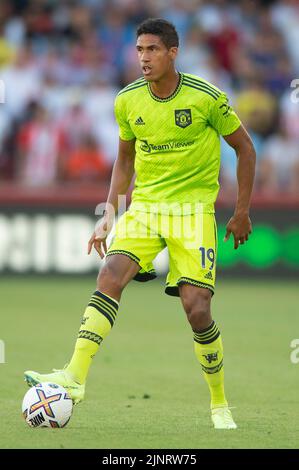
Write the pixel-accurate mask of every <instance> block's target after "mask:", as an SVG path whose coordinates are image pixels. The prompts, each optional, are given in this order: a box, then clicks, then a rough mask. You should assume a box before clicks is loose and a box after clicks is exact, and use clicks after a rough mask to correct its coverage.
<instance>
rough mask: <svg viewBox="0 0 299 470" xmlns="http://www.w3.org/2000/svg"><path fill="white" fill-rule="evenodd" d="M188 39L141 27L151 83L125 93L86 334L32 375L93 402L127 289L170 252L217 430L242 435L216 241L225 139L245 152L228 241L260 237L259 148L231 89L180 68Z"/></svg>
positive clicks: (164, 26) (156, 24) (31, 380)
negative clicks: (216, 316)
mask: <svg viewBox="0 0 299 470" xmlns="http://www.w3.org/2000/svg"><path fill="white" fill-rule="evenodd" d="M178 46H179V39H178V35H177V32H176V30H175V28H174V26H173V25H172V24H171V23H169V22H168V21H165V20H163V19H148V20H146V21H144V22H143V23H142V24H141V25H140V26H139V27H138V29H137V44H136V48H137V54H138V58H139V62H140V66H141V69H142V72H143V77H142V78H140V79H138V80H136V81H135V82H133V83H131V84H129V85H128V86H126V87H125V88H124V89H122V90H121V91H120V92H119V94H118V95H117V97H116V101H115V115H116V119H117V121H118V124H119V152H118V157H117V159H116V161H115V164H114V169H113V174H112V179H111V186H110V191H109V195H108V199H107V203H106V210H105V212H104V216H103V218H102V219H101V221H100V223H99V225H98V226H97V228H96V230H95V233H94V234H93V235H92V237H91V239H90V241H89V243H88V252H89V253H90V252H91V249H92V248H93V247H94V248H95V249H96V250H97V252H98V253H99V255H100V256H101V258H103V257H104V256H105V254H106V262H105V265H104V266H103V268H102V270H101V272H100V273H99V276H98V279H97V290H96V291H95V292H94V293H93V295H92V296H91V299H90V301H89V303H88V306H87V308H86V310H85V313H84V316H83V320H82V325H81V327H80V330H79V335H78V339H77V341H76V345H75V350H74V353H73V356H72V358H71V360H70V362H69V364H68V365H67V367H66V368H65V369H63V370H58V371H56V372H54V373H52V374H39V373H38V372H34V371H27V372H25V380H26V381H27V383H28V384H29V385H30V386H31V385H34V384H36V383H37V382H44V381H47V382H54V383H55V382H56V383H58V384H60V385H62V386H64V387H65V388H66V389H67V390H68V391H69V393H70V395H71V397H72V399H73V401H74V403H78V402H79V401H81V400H82V399H83V397H84V391H85V383H86V378H87V374H88V370H89V367H90V364H91V362H92V358H93V357H94V355H95V353H96V352H97V350H98V348H99V346H100V344H101V343H102V341H103V339H104V338H105V337H106V336H107V335H108V333H109V332H110V330H111V328H112V327H113V325H114V322H115V320H116V317H117V311H118V307H119V301H120V298H121V295H122V291H123V289H124V288H125V286H126V285H127V284H128V283H129V282H130V281H131V280H132V279H133V278H134V279H136V280H139V281H144V280H149V279H152V278H154V277H155V272H154V269H153V265H152V261H153V259H154V258H155V257H156V255H157V254H158V253H159V252H160V251H161V250H162V249H163V248H165V247H167V248H168V252H169V273H168V276H167V282H166V293H167V294H170V295H174V296H179V297H180V299H181V302H182V305H183V308H184V310H185V312H186V315H187V319H188V321H189V323H190V325H191V328H192V330H193V341H194V350H195V355H196V357H197V359H198V361H199V363H200V365H201V367H202V370H203V374H204V377H205V379H206V382H207V384H208V387H209V391H210V395H211V417H212V422H213V424H214V427H215V428H216V429H235V428H236V427H237V426H236V424H235V422H234V420H233V417H232V414H231V411H230V409H229V407H228V402H227V399H226V396H225V392H224V372H223V346H222V340H221V334H220V331H219V329H218V327H217V325H216V323H215V321H214V320H213V319H212V315H211V298H212V295H213V293H214V283H215V269H216V250H217V235H216V224H215V217H214V202H215V200H216V197H217V193H218V189H219V184H218V174H219V167H220V135H222V136H223V137H224V139H225V140H226V141H227V142H228V144H229V145H231V146H232V147H233V148H234V150H235V152H236V156H237V161H238V166H237V180H238V195H237V201H236V207H235V211H234V214H233V216H232V218H231V219H230V220H229V222H228V224H227V226H226V235H225V240H228V239H229V238H230V235H231V234H232V235H233V238H234V248H235V249H237V248H238V247H239V244H241V245H243V244H244V243H245V242H246V241H247V240H248V237H249V234H250V233H251V221H250V218H249V206H250V196H251V192H252V186H253V179H254V167H255V151H254V148H253V145H252V142H251V139H250V137H249V136H248V134H247V132H246V130H245V129H244V127H243V125H242V124H241V122H240V120H239V118H238V117H237V115H236V114H235V112H234V111H233V109H232V107H231V106H230V105H229V103H228V99H227V97H226V95H225V93H223V92H222V91H220V90H219V89H218V88H216V87H215V86H214V85H212V84H211V83H209V82H207V81H205V80H203V79H201V78H199V77H197V76H194V75H190V74H186V73H182V72H178V71H177V70H176V68H175V59H176V56H177V54H178ZM134 173H135V174H136V180H135V187H134V190H133V194H132V203H131V205H130V207H129V209H128V210H127V211H126V212H125V213H124V214H123V215H122V216H121V217H120V219H119V221H118V223H117V226H116V236H115V237H114V239H113V241H112V243H111V245H110V247H109V249H108V250H107V245H106V238H107V235H108V233H109V232H110V231H111V226H112V215H111V213H112V212H113V211H111V208H112V209H114V210H115V212H117V205H118V196H119V195H123V194H126V193H127V191H128V188H129V186H130V183H131V181H132V178H133V175H134Z"/></svg>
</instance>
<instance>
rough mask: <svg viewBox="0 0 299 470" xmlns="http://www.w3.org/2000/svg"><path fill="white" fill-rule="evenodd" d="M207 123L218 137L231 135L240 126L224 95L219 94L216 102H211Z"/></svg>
mask: <svg viewBox="0 0 299 470" xmlns="http://www.w3.org/2000/svg"><path fill="white" fill-rule="evenodd" d="M208 121H209V123H210V125H211V126H212V127H213V128H214V129H215V130H216V131H217V132H218V133H219V134H220V135H229V134H232V133H233V132H235V131H236V130H237V129H238V127H240V125H241V121H240V119H239V118H238V116H237V114H236V113H235V111H234V110H233V108H232V107H231V106H230V104H229V102H228V98H227V96H226V94H225V93H221V94H220V96H219V97H218V98H217V100H216V101H215V100H214V101H213V103H212V105H211V107H210V111H209V117H208Z"/></svg>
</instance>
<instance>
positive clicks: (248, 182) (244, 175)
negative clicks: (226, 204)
mask: <svg viewBox="0 0 299 470" xmlns="http://www.w3.org/2000/svg"><path fill="white" fill-rule="evenodd" d="M223 138H224V139H225V140H226V142H227V143H228V144H229V145H230V146H231V147H232V148H233V149H234V150H235V152H236V155H237V159H238V163H237V180H238V195H237V202H236V207H235V211H234V215H233V216H232V217H231V219H230V220H229V221H228V224H227V225H226V234H225V238H224V241H227V240H228V239H229V237H230V235H231V234H233V237H234V248H235V250H236V249H237V248H238V247H239V245H240V244H241V245H243V244H244V243H245V242H246V241H247V240H248V237H249V235H250V233H251V232H252V225H251V220H250V217H249V209H250V198H251V193H252V188H253V181H254V174H255V161H256V154H255V150H254V146H253V143H252V140H251V138H250V136H249V134H248V132H247V131H246V129H245V128H244V126H243V125H242V124H241V125H240V126H239V127H238V129H237V130H236V131H234V132H233V133H232V134H230V135H224V136H223Z"/></svg>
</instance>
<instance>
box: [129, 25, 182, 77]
mask: <svg viewBox="0 0 299 470" xmlns="http://www.w3.org/2000/svg"><path fill="white" fill-rule="evenodd" d="M136 49H137V54H138V59H139V63H140V66H141V69H142V72H143V76H144V78H145V79H146V80H148V81H149V82H153V81H158V80H160V79H161V78H162V77H163V76H165V75H166V74H167V73H168V72H169V71H170V70H172V69H173V65H174V60H175V58H176V55H177V51H178V48H177V47H171V48H170V49H167V47H166V46H165V44H164V43H163V42H162V40H161V39H160V37H159V36H156V35H155V34H141V35H140V36H139V37H138V39H137V44H136Z"/></svg>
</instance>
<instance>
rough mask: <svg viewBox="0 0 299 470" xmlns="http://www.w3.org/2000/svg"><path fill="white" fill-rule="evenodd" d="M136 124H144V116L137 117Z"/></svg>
mask: <svg viewBox="0 0 299 470" xmlns="http://www.w3.org/2000/svg"><path fill="white" fill-rule="evenodd" d="M135 124H136V126H144V124H145V122H144V121H143V119H142V117H141V116H140V117H139V118H137V119H136V121H135Z"/></svg>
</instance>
